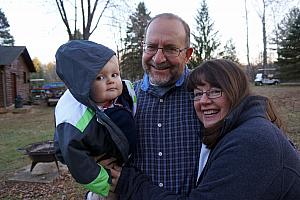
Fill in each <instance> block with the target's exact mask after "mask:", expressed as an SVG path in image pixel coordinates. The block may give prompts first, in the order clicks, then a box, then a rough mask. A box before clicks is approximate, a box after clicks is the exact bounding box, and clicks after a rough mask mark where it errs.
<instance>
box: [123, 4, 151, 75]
mask: <svg viewBox="0 0 300 200" xmlns="http://www.w3.org/2000/svg"><path fill="white" fill-rule="evenodd" d="M129 19H130V21H129V23H128V24H127V31H126V38H125V39H124V46H125V48H124V49H123V50H122V51H121V53H122V56H121V63H120V67H121V73H122V78H125V79H129V80H131V81H135V80H138V79H141V78H142V76H143V73H144V71H143V67H142V54H143V48H142V42H143V39H144V34H145V28H146V26H147V23H148V21H149V20H150V19H151V17H150V12H147V9H146V7H145V4H144V2H140V3H139V4H138V7H137V9H136V12H135V13H133V14H132V15H131V16H130V17H129Z"/></svg>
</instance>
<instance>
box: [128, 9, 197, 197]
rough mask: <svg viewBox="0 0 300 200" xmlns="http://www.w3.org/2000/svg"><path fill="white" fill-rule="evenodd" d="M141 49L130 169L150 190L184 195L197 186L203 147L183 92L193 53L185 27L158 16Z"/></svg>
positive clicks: (172, 17) (173, 17) (171, 16)
mask: <svg viewBox="0 0 300 200" xmlns="http://www.w3.org/2000/svg"><path fill="white" fill-rule="evenodd" d="M143 49H144V52H143V58H142V62H143V68H144V71H145V74H144V77H143V80H140V81H139V82H137V83H136V84H135V91H136V93H137V113H136V115H135V121H136V125H137V129H138V136H137V150H136V153H135V154H134V155H133V157H132V161H133V162H132V163H133V164H134V165H135V166H136V167H138V168H139V169H141V170H142V171H143V172H144V173H145V174H146V175H148V176H150V177H151V179H152V181H153V183H154V184H156V185H158V186H160V187H162V188H164V189H166V190H170V191H174V192H176V193H178V194H187V193H189V192H190V191H191V189H192V188H194V187H195V184H196V178H197V172H198V161H199V154H200V146H201V142H200V124H199V120H198V119H197V117H196V114H195V111H194V108H193V102H192V101H191V100H190V98H189V93H188V92H187V90H186V78H187V76H188V74H189V70H188V68H187V66H186V64H187V63H188V61H189V58H190V57H191V55H192V52H193V49H192V48H190V29H189V26H188V25H187V24H186V23H185V22H184V21H183V20H182V19H181V18H179V17H178V16H176V15H174V14H170V13H163V14H159V15H157V16H155V17H154V18H153V19H152V20H151V21H150V22H149V24H148V25H147V27H146V35H145V41H144V44H143Z"/></svg>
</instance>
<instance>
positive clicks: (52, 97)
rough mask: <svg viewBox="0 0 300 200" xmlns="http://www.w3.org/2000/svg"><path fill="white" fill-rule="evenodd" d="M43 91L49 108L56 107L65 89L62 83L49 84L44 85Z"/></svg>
mask: <svg viewBox="0 0 300 200" xmlns="http://www.w3.org/2000/svg"><path fill="white" fill-rule="evenodd" d="M43 89H44V90H45V96H46V102H47V104H48V106H51V105H56V103H57V102H58V100H59V98H60V97H61V96H62V95H63V94H64V92H65V91H66V89H67V88H66V86H65V84H64V83H63V82H51V83H46V84H44V85H43Z"/></svg>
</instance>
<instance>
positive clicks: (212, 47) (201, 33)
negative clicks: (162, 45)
mask: <svg viewBox="0 0 300 200" xmlns="http://www.w3.org/2000/svg"><path fill="white" fill-rule="evenodd" d="M195 20H196V23H197V26H196V33H192V35H193V37H194V40H195V43H192V46H193V48H194V54H193V56H192V59H191V62H190V63H191V65H192V68H194V67H196V66H198V65H199V64H200V63H201V62H203V61H204V60H208V59H211V58H213V57H214V54H215V51H216V50H217V48H218V47H219V46H220V42H219V41H218V39H217V35H218V31H214V22H213V21H212V20H211V18H210V16H209V12H208V6H207V3H206V0H202V2H201V8H200V9H197V16H196V18H195Z"/></svg>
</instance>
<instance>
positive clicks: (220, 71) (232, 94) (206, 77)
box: [187, 59, 250, 111]
mask: <svg viewBox="0 0 300 200" xmlns="http://www.w3.org/2000/svg"><path fill="white" fill-rule="evenodd" d="M204 81H205V82H207V83H209V84H210V85H211V86H212V87H217V88H220V89H222V91H223V93H225V94H226V96H227V98H228V99H229V102H230V105H231V106H230V111H231V110H232V109H233V108H234V107H236V106H237V105H238V104H239V103H240V102H241V101H242V100H243V99H244V98H245V97H246V96H248V95H249V94H250V88H249V83H248V79H247V76H246V75H245V73H244V72H243V70H242V69H241V68H240V67H239V66H238V64H236V63H234V62H232V61H230V60H226V59H214V60H208V61H205V62H203V63H202V64H201V65H199V66H198V67H197V68H196V69H194V70H193V71H192V72H191V74H190V76H189V79H188V84H187V87H188V90H189V91H193V90H194V89H195V88H197V87H198V86H199V85H200V86H201V85H204Z"/></svg>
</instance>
